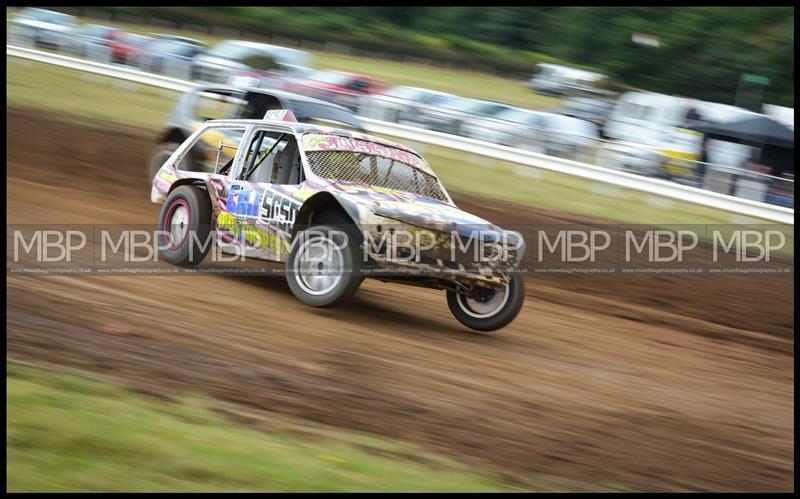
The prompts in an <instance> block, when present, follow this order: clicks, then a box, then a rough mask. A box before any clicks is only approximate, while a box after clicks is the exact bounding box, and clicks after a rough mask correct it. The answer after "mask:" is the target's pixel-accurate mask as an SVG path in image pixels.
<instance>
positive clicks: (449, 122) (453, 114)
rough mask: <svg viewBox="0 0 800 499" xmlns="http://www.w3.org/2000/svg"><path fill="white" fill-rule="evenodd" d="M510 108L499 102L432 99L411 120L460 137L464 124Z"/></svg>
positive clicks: (450, 97) (451, 97) (431, 128)
mask: <svg viewBox="0 0 800 499" xmlns="http://www.w3.org/2000/svg"><path fill="white" fill-rule="evenodd" d="M511 108H512V107H511V106H509V105H507V104H501V103H499V102H492V101H485V100H478V99H466V98H463V97H456V96H443V97H435V98H433V99H432V100H431V101H430V103H429V104H428V105H427V106H425V107H424V108H421V109H420V110H419V113H418V114H417V116H416V117H414V118H413V120H414V121H416V122H417V123H418V124H419V126H422V127H424V128H428V129H430V130H435V131H437V132H443V133H450V134H454V135H460V134H462V127H463V126H464V125H465V124H466V123H474V122H476V121H477V120H481V119H486V118H491V117H493V116H495V115H497V114H498V113H500V112H501V111H505V110H508V109H511Z"/></svg>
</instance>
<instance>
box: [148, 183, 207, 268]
mask: <svg viewBox="0 0 800 499" xmlns="http://www.w3.org/2000/svg"><path fill="white" fill-rule="evenodd" d="M180 208H182V209H183V210H184V211H185V213H186V215H187V216H186V218H187V220H186V221H185V225H186V228H185V233H183V231H181V233H182V234H183V235H182V236H181V237H180V238H179V237H174V238H172V239H174V240H171V239H170V237H169V236H167V235H166V234H162V233H159V237H158V245H159V248H160V252H161V257H162V258H163V259H164V260H166V261H167V262H169V263H171V264H173V265H179V266H181V267H196V266H197V265H200V263H201V262H202V261H203V260H204V259H205V257H206V255H207V254H208V252H209V250H210V249H211V245H212V242H211V240H210V239H209V234H210V233H211V200H210V199H209V197H208V193H207V192H206V191H205V190H203V189H201V188H199V187H195V186H193V185H181V186H178V187H177V188H175V190H174V191H172V192H170V193H169V196H167V201H166V202H165V203H164V206H163V207H162V208H161V215H160V216H159V219H158V229H159V231H165V232H168V233H169V232H170V229H171V228H172V226H180V227H183V226H184V225H183V224H182V223H180V222H179V217H178V215H179V213H178V209H180ZM178 239H179V240H178Z"/></svg>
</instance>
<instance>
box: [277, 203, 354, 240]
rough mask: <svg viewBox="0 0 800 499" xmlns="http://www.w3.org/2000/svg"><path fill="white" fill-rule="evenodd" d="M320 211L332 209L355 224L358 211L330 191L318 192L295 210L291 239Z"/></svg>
mask: <svg viewBox="0 0 800 499" xmlns="http://www.w3.org/2000/svg"><path fill="white" fill-rule="evenodd" d="M322 211H334V212H336V213H338V214H339V215H341V216H342V217H344V218H345V219H346V220H347V221H349V222H350V223H352V224H353V225H356V219H357V217H358V211H357V210H356V209H355V207H353V206H350V203H342V201H341V200H340V199H339V198H337V197H336V196H334V195H333V194H331V193H330V192H324V191H323V192H318V193H316V194H314V195H313V196H311V197H310V198H308V199H307V200H306V201H305V202H304V203H303V205H302V206H301V207H300V209H299V210H298V211H297V216H296V217H295V222H294V225H293V227H292V239H294V236H295V235H296V234H297V233H298V232H300V231H302V230H304V229H306V228H307V227H308V226H309V224H310V223H311V221H312V217H313V215H314V214H318V213H320V212H322Z"/></svg>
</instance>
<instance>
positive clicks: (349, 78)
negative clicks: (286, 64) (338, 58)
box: [284, 71, 386, 111]
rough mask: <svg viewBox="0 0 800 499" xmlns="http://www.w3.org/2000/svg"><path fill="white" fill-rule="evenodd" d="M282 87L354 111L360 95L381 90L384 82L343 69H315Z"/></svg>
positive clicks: (384, 86) (383, 87)
mask: <svg viewBox="0 0 800 499" xmlns="http://www.w3.org/2000/svg"><path fill="white" fill-rule="evenodd" d="M284 88H285V89H286V90H287V91H289V92H294V93H298V94H302V95H308V96H309V97H314V98H315V99H321V100H325V101H329V102H334V103H336V104H339V105H340V106H344V107H346V108H348V109H351V110H353V111H355V110H357V109H358V107H359V102H360V98H361V97H362V96H365V95H371V94H375V93H379V92H382V91H383V90H384V89H385V88H386V83H385V82H383V81H381V80H378V79H375V78H372V77H370V76H365V75H360V74H355V73H347V72H344V71H315V72H313V73H311V74H310V75H309V76H308V77H307V78H303V79H292V80H291V81H290V82H289V84H288V86H286V87H284Z"/></svg>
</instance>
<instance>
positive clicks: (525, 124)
mask: <svg viewBox="0 0 800 499" xmlns="http://www.w3.org/2000/svg"><path fill="white" fill-rule="evenodd" d="M541 126H542V113H540V112H536V111H529V110H527V109H521V108H511V109H506V110H504V111H501V112H499V113H497V114H496V115H495V116H493V117H492V118H491V119H487V120H482V121H480V122H475V123H468V124H466V125H464V135H466V136H467V137H470V138H473V139H477V140H483V141H485V142H488V143H491V144H499V145H503V146H509V147H521V145H522V143H523V142H524V141H532V139H533V138H534V137H535V136H537V135H538V130H539V128H540V127H541ZM523 138H524V140H523Z"/></svg>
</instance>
